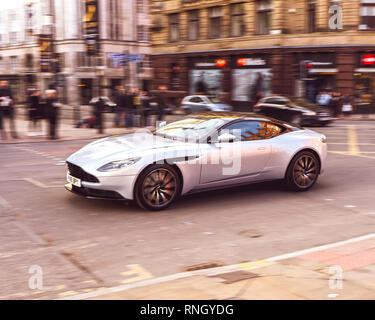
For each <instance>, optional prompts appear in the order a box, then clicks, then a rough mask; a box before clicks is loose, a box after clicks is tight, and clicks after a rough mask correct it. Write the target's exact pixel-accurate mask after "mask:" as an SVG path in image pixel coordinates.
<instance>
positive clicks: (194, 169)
mask: <svg viewBox="0 0 375 320" xmlns="http://www.w3.org/2000/svg"><path fill="white" fill-rule="evenodd" d="M326 155H327V144H326V137H325V136H324V135H322V134H319V133H316V132H314V131H311V130H308V129H304V128H301V127H295V126H292V125H290V124H287V123H284V122H280V121H277V120H274V119H271V118H267V117H264V116H257V115H254V114H246V113H245V114H242V113H221V112H220V113H217V112H213V113H203V114H194V115H191V116H187V117H185V118H184V119H183V120H179V121H176V122H172V123H170V124H168V125H165V126H164V127H160V128H159V129H157V130H155V131H154V132H150V131H147V130H145V129H142V130H141V131H139V132H136V133H132V134H125V135H122V136H113V137H109V138H105V139H101V140H98V141H95V142H92V143H90V144H88V145H87V146H85V147H83V148H82V149H81V150H79V151H78V152H76V153H74V154H73V155H71V156H70V157H69V158H68V159H67V165H68V173H67V180H68V184H67V185H66V186H65V187H66V189H67V190H69V191H71V192H73V193H76V194H79V195H83V196H86V197H93V198H106V199H127V200H135V201H136V202H137V203H138V205H139V206H141V207H143V208H146V209H149V210H161V209H165V208H167V207H168V206H169V205H170V204H172V202H173V201H175V200H176V199H177V198H178V197H179V196H180V195H184V194H187V193H190V192H196V191H203V190H207V189H218V188H224V187H228V186H234V185H240V184H249V183H255V182H260V181H267V180H279V179H284V180H285V182H286V185H287V186H289V187H290V188H292V189H294V190H297V191H306V190H309V189H310V188H311V187H312V186H313V185H314V184H315V182H316V181H317V179H318V176H319V175H320V174H321V173H322V172H323V169H324V165H325V162H326Z"/></svg>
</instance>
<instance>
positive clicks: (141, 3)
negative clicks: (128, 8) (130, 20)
mask: <svg viewBox="0 0 375 320" xmlns="http://www.w3.org/2000/svg"><path fill="white" fill-rule="evenodd" d="M146 2H147V1H145V0H137V12H138V13H147V4H146Z"/></svg>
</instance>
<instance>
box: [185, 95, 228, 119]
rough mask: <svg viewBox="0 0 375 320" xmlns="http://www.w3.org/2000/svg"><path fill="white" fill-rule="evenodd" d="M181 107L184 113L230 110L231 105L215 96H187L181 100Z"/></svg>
mask: <svg viewBox="0 0 375 320" xmlns="http://www.w3.org/2000/svg"><path fill="white" fill-rule="evenodd" d="M181 109H182V110H183V111H185V113H186V114H190V113H194V112H204V111H232V107H231V106H229V105H227V104H225V103H223V102H222V101H221V100H220V99H218V98H216V97H215V96H204V95H194V96H187V97H185V98H184V99H183V100H182V102H181Z"/></svg>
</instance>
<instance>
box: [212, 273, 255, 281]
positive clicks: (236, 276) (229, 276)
mask: <svg viewBox="0 0 375 320" xmlns="http://www.w3.org/2000/svg"><path fill="white" fill-rule="evenodd" d="M258 277H259V275H257V274H256V273H251V272H247V271H234V272H227V273H222V274H215V275H214V276H210V277H209V278H220V279H223V280H225V281H223V283H225V284H231V283H234V282H238V281H242V280H248V279H253V278H258Z"/></svg>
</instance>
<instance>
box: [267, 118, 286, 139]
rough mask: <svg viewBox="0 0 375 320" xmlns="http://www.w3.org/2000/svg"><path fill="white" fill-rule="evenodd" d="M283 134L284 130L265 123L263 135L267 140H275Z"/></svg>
mask: <svg viewBox="0 0 375 320" xmlns="http://www.w3.org/2000/svg"><path fill="white" fill-rule="evenodd" d="M283 132H284V129H283V128H281V127H279V126H278V125H276V124H273V123H270V122H268V123H267V129H266V133H265V135H266V138H267V139H270V138H275V137H277V136H279V135H280V134H282V133H283Z"/></svg>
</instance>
